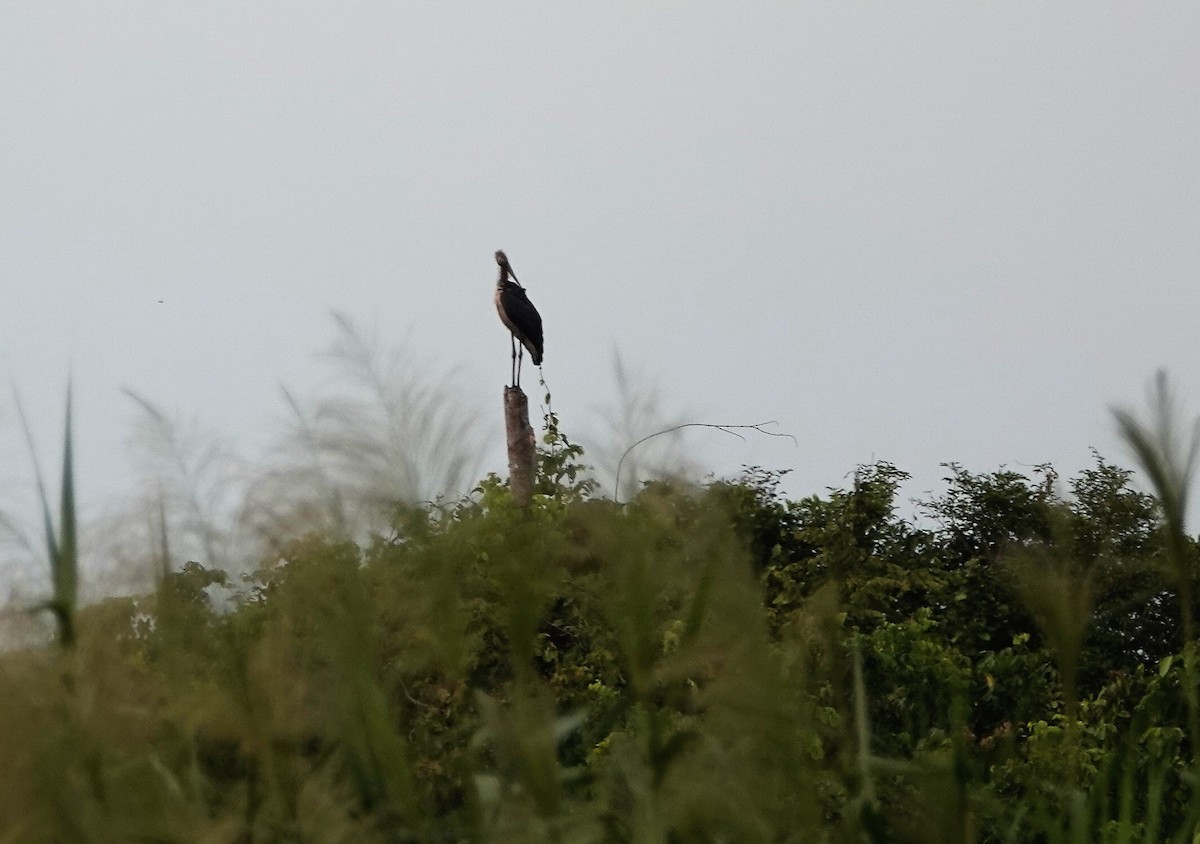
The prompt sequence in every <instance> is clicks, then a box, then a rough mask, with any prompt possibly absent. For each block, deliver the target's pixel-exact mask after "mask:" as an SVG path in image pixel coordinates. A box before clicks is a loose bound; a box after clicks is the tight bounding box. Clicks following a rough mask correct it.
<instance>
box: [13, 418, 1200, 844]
mask: <svg viewBox="0 0 1200 844" xmlns="http://www.w3.org/2000/svg"><path fill="white" fill-rule="evenodd" d="M1163 413H1164V414H1165V413H1167V411H1166V410H1164V411H1163ZM555 421H556V420H555ZM1123 424H1124V425H1125V426H1126V429H1127V434H1128V435H1129V436H1130V438H1131V441H1132V442H1134V443H1135V445H1136V444H1137V442H1138V439H1137V438H1138V437H1139V436H1141V437H1142V438H1143V440H1144V442H1145V444H1146V449H1149V451H1147V454H1149V456H1150V458H1156V456H1157V458H1156V459H1159V458H1160V459H1161V460H1163V461H1165V462H1166V463H1167V464H1169V465H1175V463H1174V462H1173V461H1178V460H1179V459H1180V458H1179V456H1178V455H1173V454H1171V453H1170V452H1169V451H1165V450H1163V449H1159V450H1158V451H1153V446H1154V444H1155V443H1159V444H1160V445H1161V444H1162V443H1164V442H1165V441H1166V440H1164V437H1163V435H1162V434H1161V432H1160V433H1158V434H1156V433H1155V431H1154V430H1153V429H1152V428H1151V427H1148V426H1143V425H1141V423H1139V422H1138V420H1137V419H1136V418H1134V417H1132V416H1126V417H1123ZM550 438H551V439H552V440H554V442H552V443H551V445H552V446H553V448H552V449H550V450H548V451H547V453H546V454H545V455H544V459H543V462H542V468H543V477H542V479H541V482H540V487H539V489H540V491H541V494H540V495H538V496H535V502H534V505H533V506H532V507H530V508H529V509H527V510H520V509H517V508H515V507H514V506H513V505H512V503H511V500H510V498H509V496H508V493H507V490H506V489H505V488H504V487H503V486H502V485H501V484H500V483H499V482H498V481H497V480H496V479H495V478H490V479H488V480H486V481H485V482H484V483H483V484H481V486H480V487H479V489H478V490H477V491H476V493H475V494H474V495H473V496H471V497H470V498H468V499H465V500H463V501H461V502H456V503H453V504H450V505H437V506H425V507H419V508H397V510H396V514H395V519H394V524H393V529H392V531H390V532H388V533H386V534H385V535H380V536H377V537H376V538H375V539H373V540H372V541H370V542H368V543H359V542H354V541H351V540H349V539H346V538H344V536H339V535H338V534H336V533H332V532H329V531H324V532H318V533H313V534H310V535H307V536H299V537H297V538H294V539H291V540H287V541H282V540H281V541H280V542H279V543H278V545H277V547H276V549H275V550H274V551H273V552H272V553H271V554H269V555H267V556H266V557H265V558H264V559H263V562H262V565H261V566H260V567H259V568H258V570H257V571H255V572H254V573H252V574H251V575H248V576H246V577H245V578H241V579H237V580H236V581H231V578H230V577H229V575H227V574H226V573H224V572H222V571H219V570H217V569H214V568H211V567H206V566H205V565H203V564H201V563H200V562H189V563H187V564H185V565H183V566H181V567H174V568H173V567H170V566H165V565H164V567H163V574H162V577H161V580H160V582H159V584H158V587H157V589H156V590H154V591H153V592H150V593H147V594H143V595H137V596H131V597H124V598H111V599H108V600H106V601H103V602H101V603H98V604H94V605H92V606H88V607H86V608H83V609H76V608H75V607H74V604H73V601H72V602H71V603H70V604H64V606H68V607H69V609H70V612H69V616H68V620H69V624H68V625H66V626H64V625H62V624H60V626H59V627H58V634H57V645H68V646H67V647H59V646H47V647H38V648H31V649H26V650H19V651H9V652H7V653H5V654H3V655H2V656H0V759H3V760H5V762H6V763H7V770H6V772H5V773H6V776H5V777H3V778H0V841H22V842H24V841H30V842H38V841H47V842H50V841H97V842H108V841H179V842H185V841H213V842H218V841H231V842H232V841H345V842H359V841H367V842H369V841H389V842H390V841H430V842H434V841H479V842H484V841H487V842H503V841H514V842H532V841H556V842H572V841H580V842H583V841H638V842H641V841H672V842H675V841H680V842H682V841H814V840H817V841H861V840H872V841H922V842H927V841H963V842H968V841H1111V842H1135V841H1137V842H1149V841H1160V840H1179V841H1190V840H1192V836H1193V835H1194V834H1195V831H1196V828H1197V820H1198V815H1200V792H1198V791H1197V788H1196V785H1197V779H1196V765H1195V732H1194V729H1193V726H1194V722H1195V717H1196V714H1195V706H1196V705H1195V674H1194V664H1195V643H1194V642H1192V641H1191V637H1190V629H1189V625H1190V624H1191V621H1190V619H1191V618H1192V615H1193V613H1194V610H1195V608H1194V607H1193V606H1192V604H1191V602H1192V601H1193V600H1194V599H1193V597H1192V596H1194V595H1195V594H1196V590H1195V589H1194V585H1195V584H1194V582H1193V581H1194V580H1195V579H1196V565H1195V563H1196V559H1197V546H1196V543H1195V541H1194V540H1193V539H1191V538H1189V537H1188V536H1187V535H1186V533H1185V532H1184V529H1183V522H1182V516H1181V513H1182V510H1178V511H1177V510H1174V509H1172V508H1176V507H1182V506H1183V505H1182V502H1184V501H1185V500H1186V495H1185V494H1183V493H1182V492H1181V491H1180V490H1179V489H1175V491H1174V492H1172V491H1171V489H1169V488H1166V487H1164V488H1163V489H1160V490H1157V492H1158V493H1159V494H1158V496H1156V497H1153V498H1152V497H1151V496H1149V495H1146V494H1144V493H1140V492H1137V491H1135V490H1133V489H1132V488H1130V486H1129V484H1128V482H1129V478H1130V473H1129V472H1127V471H1126V470H1123V469H1120V468H1118V467H1115V466H1113V465H1111V464H1108V463H1106V462H1104V461H1103V460H1100V459H1098V460H1097V465H1096V467H1095V468H1094V469H1092V470H1089V471H1087V472H1084V473H1083V474H1082V475H1081V476H1080V477H1078V478H1076V479H1074V480H1072V481H1071V483H1070V486H1071V490H1072V495H1071V496H1070V498H1069V500H1063V499H1060V498H1059V497H1058V494H1057V493H1056V492H1055V489H1056V484H1055V483H1054V481H1055V477H1054V475H1053V473H1052V472H1051V471H1050V470H1049V469H1048V468H1043V469H1042V470H1041V474H1034V475H1032V476H1028V477H1027V476H1024V475H1020V474H1016V473H1012V472H1005V471H1001V472H996V473H991V474H983V475H976V474H972V473H970V472H967V471H965V470H963V469H961V468H960V467H957V466H951V467H949V471H950V477H949V479H948V480H949V482H950V486H949V491H948V492H947V494H946V495H945V496H943V497H942V498H940V499H936V500H934V501H931V502H927V503H926V509H927V511H928V513H929V514H930V515H931V516H932V517H933V518H934V519H935V520H936V521H937V523H938V525H939V527H938V528H937V529H935V530H932V531H928V530H921V529H918V528H916V527H914V526H913V525H911V524H909V523H907V522H905V521H904V520H903V519H900V518H898V517H897V516H896V515H895V511H894V507H893V502H894V497H895V492H896V488H897V485H898V484H899V482H900V481H901V480H902V479H903V477H904V476H903V473H901V472H899V471H898V470H896V469H895V468H894V467H892V466H890V465H888V464H882V463H881V464H877V465H875V466H869V467H862V468H861V469H860V470H859V472H858V473H857V474H856V476H855V480H854V483H853V484H852V486H851V487H850V488H848V489H845V490H835V491H832V492H831V493H830V494H829V495H828V496H826V497H823V498H820V497H813V498H808V499H804V500H801V501H789V500H787V499H786V498H784V497H783V496H781V495H780V494H779V492H778V486H779V483H778V476H777V475H775V474H773V473H770V472H764V471H762V470H750V471H748V472H747V474H746V475H745V476H744V477H743V478H741V479H740V480H739V481H738V482H736V483H714V484H711V485H709V486H707V487H705V488H700V489H694V488H686V487H678V486H671V485H662V484H659V485H650V486H647V487H646V488H644V489H643V490H642V492H641V493H640V494H638V495H637V496H636V497H635V498H634V500H633V501H631V502H630V503H629V504H626V505H620V506H618V505H616V504H614V503H612V502H610V501H607V500H604V499H598V498H594V497H593V495H592V489H591V486H590V485H589V484H588V483H587V482H586V481H584V480H581V478H582V477H583V476H582V475H581V474H580V473H579V472H578V471H576V469H577V468H578V467H577V461H578V459H579V457H580V453H579V451H578V449H577V448H575V447H573V446H571V445H570V444H569V443H567V442H566V441H565V439H562V438H561V436H560V435H559V434H558V433H557V426H556V425H552V426H551V437H550ZM68 443H69V435H68ZM66 465H67V467H68V471H67V472H66V473H65V474H64V506H63V508H62V513H61V518H60V525H59V528H58V530H59V531H60V534H59V535H60V536H63V535H65V534H63V533H61V532H62V531H65V530H66V529H67V527H68V526H69V525H70V524H72V523H73V522H72V520H71V518H70V516H69V515H68V514H69V512H70V510H71V509H72V508H68V506H67V504H66V502H68V501H69V500H71V499H73V491H71V479H70V472H69V466H70V456H69V450H68V453H67V459H66ZM1160 476H1161V477H1163V478H1167V479H1168V480H1170V481H1171V482H1172V483H1177V484H1183V485H1184V487H1185V488H1186V485H1187V483H1188V481H1189V476H1188V473H1187V472H1186V471H1185V472H1183V473H1174V474H1172V473H1170V472H1167V471H1165V470H1164V471H1163V472H1160ZM163 523H164V524H165V519H163ZM47 529H48V531H49V532H50V535H52V536H53V535H54V533H53V531H54V527H53V526H52V525H50V523H49V518H47ZM66 546H67V543H66V542H65V541H60V542H58V544H57V547H58V548H60V549H61V548H63V547H66ZM55 547H56V545H55V543H54V542H52V543H51V551H52V552H53V551H54V550H55ZM161 553H162V555H163V558H164V563H165V562H166V558H167V556H168V548H167V545H166V543H165V542H164V543H163V547H162V551H161ZM55 582H56V583H58V582H59V580H57V579H56V581H55ZM63 582H64V583H65V581H63ZM216 596H222V600H221V602H220V603H221V609H220V611H218V610H217V609H216V608H214V599H215V597H216ZM55 612H56V617H59V616H60V615H61V614H60V613H58V611H57V610H56V611H55Z"/></svg>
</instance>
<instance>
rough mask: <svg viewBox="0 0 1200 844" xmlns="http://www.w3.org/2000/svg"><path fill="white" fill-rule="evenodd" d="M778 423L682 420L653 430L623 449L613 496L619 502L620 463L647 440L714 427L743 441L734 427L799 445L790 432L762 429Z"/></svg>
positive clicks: (744, 439)
mask: <svg viewBox="0 0 1200 844" xmlns="http://www.w3.org/2000/svg"><path fill="white" fill-rule="evenodd" d="M778 424H779V423H778V422H776V421H775V420H774V419H769V420H767V421H766V422H755V423H754V424H753V425H717V424H715V423H713V422H684V423H682V424H680V425H672V426H671V427H670V428H663V429H662V430H661V431H655V432H654V433H653V434H647V435H646V436H644V437H642V438H641V439H640V440H638V441H637V442H635V443H634V444H633V445H631V446H629V448H627V449H625V452H624V453H623V454H622V455H621V459H620V460H618V461H617V477H616V480H615V481H614V482H613V498H614V499H615V500H616V502H617V503H618V504H620V503H621V465H622V464H623V463H624V462H625V458H626V457H628V456H629V452H631V451H633V450H634V449H635V448H637V447H638V446H639V445H641V444H642V443H644V442H646V441H647V440H652V439H654V438H655V437H661V436H662V435H663V434H670V433H672V432H674V431H679V430H682V429H684V428H716V429H717V430H718V431H724V432H725V433H726V434H732V435H733V436H735V437H737V438H738V439H739V440H741V441H742V442H745V441H746V438H745V437H743V436H742V435H741V434H739V433H738V432H737V430H734V429H735V428H736V429H738V430H746V429H749V430H751V431H757V432H758V433H760V434H766V435H767V436H768V437H787V438H788V439H789V440H791V441H792V443H793V444H794V445H795V446H796V447H797V448H798V447H799V446H800V442H799V440H797V439H796V438H795V437H794V436H792V435H791V434H785V433H781V432H779V431H764V430H763V426H764V425H778Z"/></svg>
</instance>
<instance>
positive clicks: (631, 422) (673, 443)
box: [584, 352, 698, 501]
mask: <svg viewBox="0 0 1200 844" xmlns="http://www.w3.org/2000/svg"><path fill="white" fill-rule="evenodd" d="M613 373H614V377H615V380H616V386H617V395H616V397H615V399H614V401H613V403H612V405H611V406H610V408H609V409H608V410H606V411H604V412H603V414H602V415H603V424H604V429H603V430H602V431H600V432H596V433H594V434H593V435H591V436H589V437H587V438H585V439H584V442H585V443H587V453H588V454H589V455H592V456H593V457H594V458H595V464H596V467H597V471H598V478H597V479H598V480H599V481H600V483H601V485H602V487H603V488H605V489H609V490H611V491H612V494H613V496H614V498H615V499H616V500H618V501H628V500H630V499H631V498H632V497H633V496H634V493H636V492H637V490H638V488H639V487H640V486H641V485H642V484H643V483H645V482H646V481H650V480H670V479H682V478H687V477H691V476H693V475H696V474H698V473H697V472H696V471H695V464H694V461H692V460H690V459H689V458H688V457H687V454H686V452H685V451H684V449H683V437H682V434H681V433H680V432H679V431H677V430H675V431H670V432H669V433H666V434H664V435H663V436H660V437H655V438H654V439H652V440H650V441H648V442H646V443H645V445H643V446H640V447H638V448H637V449H635V450H634V451H633V452H632V453H629V456H628V457H627V458H626V459H625V460H624V461H623V462H622V457H623V456H625V455H626V453H627V452H629V448H630V446H632V445H633V444H634V443H636V442H638V441H639V440H641V439H642V438H643V437H645V436H646V435H647V434H651V433H654V432H655V431H663V430H667V429H672V428H675V427H676V426H678V425H682V424H684V423H685V422H687V419H686V418H685V416H684V414H682V413H671V414H668V413H667V411H666V410H665V408H664V406H663V403H662V400H661V398H660V396H659V394H658V390H657V388H655V387H654V386H653V385H651V384H647V383H645V382H643V381H640V380H639V379H638V377H637V376H636V375H635V374H634V373H633V372H631V371H630V369H629V367H627V366H626V364H625V361H624V360H623V359H622V358H621V355H620V353H618V352H614V353H613ZM618 465H620V466H621V476H620V483H621V486H622V489H616V488H615V485H616V483H617V480H618V478H617V467H618Z"/></svg>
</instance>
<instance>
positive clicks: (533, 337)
mask: <svg viewBox="0 0 1200 844" xmlns="http://www.w3.org/2000/svg"><path fill="white" fill-rule="evenodd" d="M496 263H497V264H499V265H500V280H499V281H497V282H496V310H497V311H498V312H499V313H500V321H501V322H503V323H504V324H505V325H506V326H507V327H508V330H509V331H510V332H511V333H512V337H511V343H512V381H513V386H514V387H519V386H521V360H522V358H523V357H524V354H525V349H528V350H529V357H530V359H532V360H533V363H534V365H535V366H541V365H542V317H541V315H540V314H539V313H538V312H537V308H535V307H534V306H533V303H532V302H530V301H529V297H528V296H526V295H525V288H524V287H522V286H521V285H520V284H519V283H518V282H517V276H516V273H514V272H513V271H512V266H511V265H509V263H508V256H506V255H505V254H504V253H503V252H501V251H499V250H496Z"/></svg>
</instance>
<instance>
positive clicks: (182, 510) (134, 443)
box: [124, 389, 257, 571]
mask: <svg viewBox="0 0 1200 844" xmlns="http://www.w3.org/2000/svg"><path fill="white" fill-rule="evenodd" d="M124 392H125V394H126V395H127V396H129V397H130V398H131V399H133V401H134V402H135V404H137V406H138V408H139V409H140V410H141V411H142V412H141V414H140V415H139V416H138V419H137V422H136V424H135V428H134V432H133V434H132V436H131V438H130V445H131V447H132V449H133V451H134V455H135V457H136V458H137V460H138V462H139V463H141V466H142V471H143V473H144V474H143V479H142V481H141V490H140V497H139V498H138V499H137V500H136V501H135V502H134V504H133V511H134V512H133V514H131V515H132V517H133V518H132V521H133V522H134V523H135V524H136V525H137V531H136V534H137V537H140V538H141V541H142V547H143V549H145V552H144V553H143V556H145V553H146V552H148V553H149V556H150V557H151V558H155V559H156V558H157V557H158V550H161V543H162V541H163V539H162V537H164V536H166V535H167V534H170V536H172V537H174V542H175V545H176V552H175V553H176V556H177V557H178V558H179V559H184V560H198V561H202V562H203V563H204V564H205V565H206V566H207V567H209V568H218V569H223V570H226V571H239V570H244V569H247V568H249V567H251V565H252V561H253V559H254V558H255V556H256V554H257V548H256V546H255V545H254V544H253V543H252V542H250V541H249V537H247V536H244V535H242V534H241V533H239V531H238V522H237V516H238V513H239V512H240V508H241V505H242V497H243V487H244V483H245V475H246V466H247V464H246V462H245V461H244V460H243V459H241V458H240V457H238V456H237V455H236V454H234V453H233V452H232V451H231V450H230V449H229V448H228V446H226V445H225V444H224V443H223V442H222V441H221V439H220V437H219V436H217V435H216V434H213V433H212V432H210V431H208V430H206V429H205V428H204V427H203V426H202V425H201V424H200V422H199V421H198V420H196V419H193V420H191V421H190V422H185V421H182V420H180V419H178V418H176V417H173V416H172V415H170V414H168V413H167V412H166V411H165V410H163V409H162V408H160V407H159V406H158V405H156V404H154V403H153V402H152V401H150V400H149V399H147V398H144V397H143V396H141V395H139V394H138V393H136V392H134V391H132V390H129V389H126V390H125V391H124ZM156 522H157V523H158V524H157V525H155V523H156ZM135 541H136V538H135ZM155 546H158V549H157V550H156V549H155ZM126 550H130V549H128V548H127V549H126Z"/></svg>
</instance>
